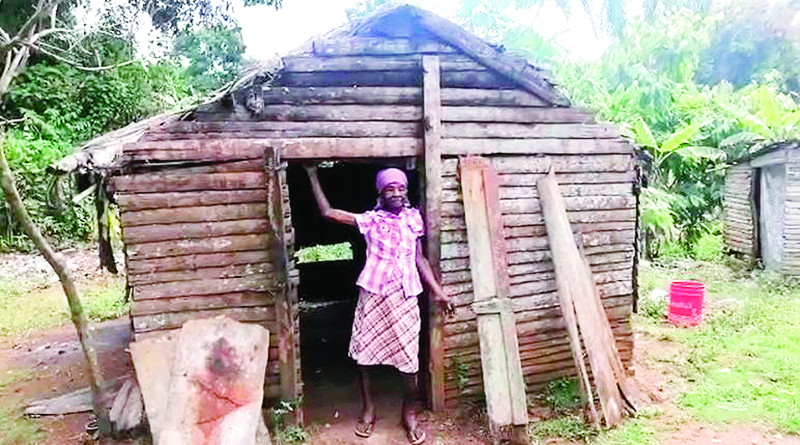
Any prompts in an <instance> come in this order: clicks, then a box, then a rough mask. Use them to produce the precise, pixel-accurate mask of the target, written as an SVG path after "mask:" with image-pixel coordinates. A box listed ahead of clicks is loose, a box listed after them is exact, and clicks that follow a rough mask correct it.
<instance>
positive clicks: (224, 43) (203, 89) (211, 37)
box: [174, 27, 245, 94]
mask: <svg viewBox="0 0 800 445" xmlns="http://www.w3.org/2000/svg"><path fill="white" fill-rule="evenodd" d="M244 50H245V47H244V41H243V40H242V32H241V30H240V29H239V28H233V29H228V28H223V27H214V28H203V29H198V30H192V31H185V32H183V33H181V34H179V35H178V36H177V37H176V38H175V43H174V51H175V55H176V56H178V57H179V58H180V59H181V60H183V61H184V63H185V65H186V68H185V72H184V75H185V76H186V77H187V78H188V79H189V80H190V84H191V85H192V86H193V87H194V89H195V91H196V92H198V93H200V94H208V93H210V92H212V91H215V90H217V89H219V88H220V87H222V86H223V85H225V84H227V83H229V82H232V81H233V80H234V79H235V78H236V75H237V74H238V73H239V70H240V69H241V64H242V55H243V54H244Z"/></svg>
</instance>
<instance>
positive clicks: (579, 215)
mask: <svg viewBox="0 0 800 445" xmlns="http://www.w3.org/2000/svg"><path fill="white" fill-rule="evenodd" d="M569 218H570V221H571V222H573V223H580V224H589V223H596V222H616V221H618V222H630V221H636V211H635V209H623V210H589V211H580V212H579V211H572V212H570V213H569ZM503 224H504V225H505V226H506V227H524V226H540V225H542V224H544V219H543V218H542V215H541V214H540V213H537V214H512V215H503ZM465 227H466V226H465V223H464V218H462V217H460V216H447V217H443V218H442V230H460V229H464V228H465Z"/></svg>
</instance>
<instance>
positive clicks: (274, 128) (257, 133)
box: [146, 121, 422, 168]
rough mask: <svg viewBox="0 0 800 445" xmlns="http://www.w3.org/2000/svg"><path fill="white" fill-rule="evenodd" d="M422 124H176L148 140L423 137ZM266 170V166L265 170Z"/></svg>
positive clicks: (267, 122)
mask: <svg viewBox="0 0 800 445" xmlns="http://www.w3.org/2000/svg"><path fill="white" fill-rule="evenodd" d="M421 130H422V129H421V124H420V123H419V122H393V121H388V122H379V121H368V122H325V121H322V122H319V121H313V122H308V121H301V122H293V121H256V122H241V121H239V122H236V121H234V122H228V121H220V122H203V121H199V122H176V123H174V124H171V125H170V126H169V127H167V128H166V129H164V131H162V132H159V133H150V134H148V137H147V139H146V140H158V139H159V135H161V137H160V139H166V136H168V135H173V136H172V137H173V138H191V139H198V138H225V137H234V138H235V137H243V135H245V136H244V137H247V138H251V139H253V138H258V139H261V138H263V139H278V138H295V137H412V138H413V137H420V136H421ZM262 168H263V166H262Z"/></svg>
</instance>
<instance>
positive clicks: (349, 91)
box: [262, 86, 590, 122]
mask: <svg viewBox="0 0 800 445" xmlns="http://www.w3.org/2000/svg"><path fill="white" fill-rule="evenodd" d="M441 95H442V97H441V100H442V105H444V106H455V107H464V108H462V109H451V110H449V111H448V113H449V114H450V118H451V119H454V120H456V121H475V118H474V116H475V115H476V114H479V113H483V114H486V110H485V109H483V107H495V106H496V107H543V106H545V105H546V104H545V102H543V101H542V100H541V99H539V98H538V97H536V96H534V95H533V94H530V93H528V92H526V91H522V90H518V89H510V90H494V89H493V90H483V89H478V88H442V93H441ZM262 98H263V99H264V102H265V103H267V104H289V105H336V104H346V105H358V104H362V105H421V104H422V90H421V89H420V88H419V87H365V86H358V87H350V86H345V87H273V86H267V87H264V88H263V90H262ZM549 110H550V112H546V113H542V114H541V119H558V121H559V122H560V121H569V122H588V121H587V120H586V119H587V118H586V116H590V114H589V113H586V112H583V111H580V110H575V109H574V108H558V109H553V108H549ZM559 110H566V111H565V112H560V111H559ZM501 113H502V112H497V113H492V114H493V115H495V114H496V115H498V116H499V115H500V114H501ZM513 115H516V113H513ZM458 116H461V117H460V118H459V117H458ZM484 119H486V117H484ZM510 122H513V120H511V121H510ZM547 122H550V121H549V120H548V121H547Z"/></svg>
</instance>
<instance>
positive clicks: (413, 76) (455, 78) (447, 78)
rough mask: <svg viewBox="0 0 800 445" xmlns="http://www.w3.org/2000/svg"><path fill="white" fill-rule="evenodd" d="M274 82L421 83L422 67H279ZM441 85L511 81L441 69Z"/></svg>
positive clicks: (510, 84) (508, 83)
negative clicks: (300, 70) (306, 69)
mask: <svg viewBox="0 0 800 445" xmlns="http://www.w3.org/2000/svg"><path fill="white" fill-rule="evenodd" d="M274 85H278V86H285V87H289V88H291V87H344V86H352V85H357V86H363V87H378V86H389V87H407V86H418V87H419V86H422V70H418V71H320V72H313V73H293V72H286V71H282V72H280V73H279V76H278V78H277V79H276V80H275V81H274ZM441 85H442V87H443V88H488V89H492V88H496V89H511V88H514V87H515V84H514V83H513V82H511V81H510V80H508V79H506V78H505V77H503V76H500V75H498V74H495V73H494V72H492V71H487V70H475V71H446V70H442V72H441Z"/></svg>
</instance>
